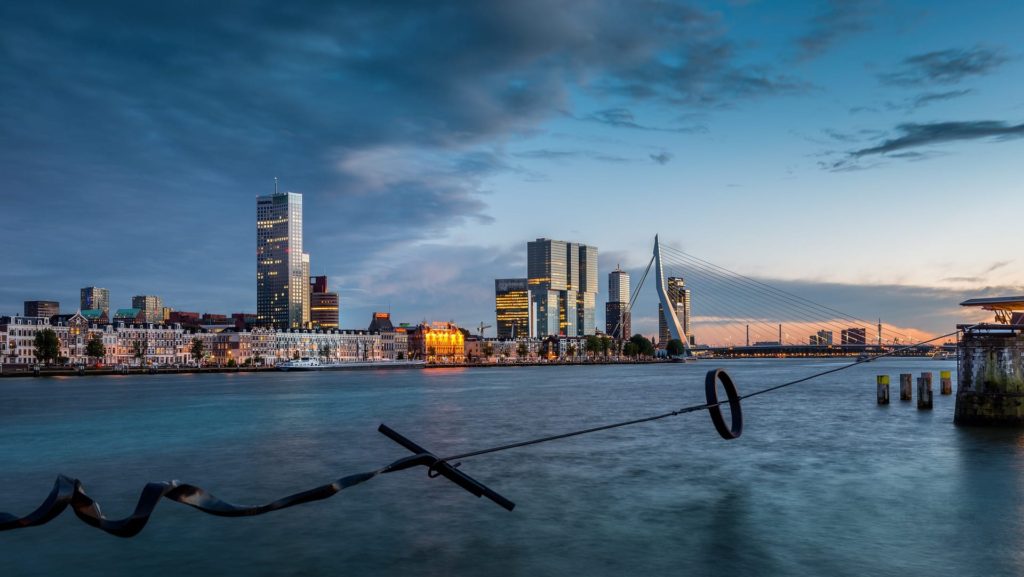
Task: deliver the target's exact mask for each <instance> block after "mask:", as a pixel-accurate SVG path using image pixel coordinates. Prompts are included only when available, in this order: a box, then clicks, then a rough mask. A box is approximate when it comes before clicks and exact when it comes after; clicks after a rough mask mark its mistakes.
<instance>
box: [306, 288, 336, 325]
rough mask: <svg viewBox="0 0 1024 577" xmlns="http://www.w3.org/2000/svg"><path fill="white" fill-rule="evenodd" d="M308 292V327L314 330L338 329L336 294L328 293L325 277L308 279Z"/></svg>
mask: <svg viewBox="0 0 1024 577" xmlns="http://www.w3.org/2000/svg"><path fill="white" fill-rule="evenodd" d="M309 291H310V293H309V322H310V326H311V327H312V328H314V329H336V328H338V324H339V315H338V310H339V300H338V293H336V292H328V290H327V277H326V276H314V277H309Z"/></svg>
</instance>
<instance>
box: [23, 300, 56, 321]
mask: <svg viewBox="0 0 1024 577" xmlns="http://www.w3.org/2000/svg"><path fill="white" fill-rule="evenodd" d="M59 314H60V303H59V302H57V301H25V316H27V317H46V318H50V317H52V316H54V315H59Z"/></svg>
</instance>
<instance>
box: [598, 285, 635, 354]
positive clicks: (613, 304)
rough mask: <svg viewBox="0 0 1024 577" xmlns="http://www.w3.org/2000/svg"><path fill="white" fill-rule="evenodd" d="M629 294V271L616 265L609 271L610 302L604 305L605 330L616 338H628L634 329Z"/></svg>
mask: <svg viewBox="0 0 1024 577" xmlns="http://www.w3.org/2000/svg"><path fill="white" fill-rule="evenodd" d="M629 296H630V295H629V273H627V272H626V271H624V270H622V269H621V268H619V267H615V270H613V271H612V272H610V273H608V302H607V303H605V305H604V326H605V330H604V332H605V333H606V334H607V335H609V336H611V337H612V338H614V339H627V338H629V336H630V334H631V331H632V330H633V327H632V322H631V320H632V319H631V316H632V314H631V313H630V310H629Z"/></svg>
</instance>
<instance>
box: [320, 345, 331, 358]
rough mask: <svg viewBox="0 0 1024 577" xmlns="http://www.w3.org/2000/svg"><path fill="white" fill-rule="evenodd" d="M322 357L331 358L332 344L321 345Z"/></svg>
mask: <svg viewBox="0 0 1024 577" xmlns="http://www.w3.org/2000/svg"><path fill="white" fill-rule="evenodd" d="M320 358H326V359H329V358H331V346H330V345H323V346H321V347H320Z"/></svg>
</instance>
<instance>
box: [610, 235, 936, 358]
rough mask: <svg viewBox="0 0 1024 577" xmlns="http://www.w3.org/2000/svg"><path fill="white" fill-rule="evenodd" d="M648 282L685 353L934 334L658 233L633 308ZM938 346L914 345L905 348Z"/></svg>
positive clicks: (880, 345)
mask: <svg viewBox="0 0 1024 577" xmlns="http://www.w3.org/2000/svg"><path fill="white" fill-rule="evenodd" d="M652 273H653V274H652ZM645 282H652V283H653V284H654V288H655V290H656V291H657V294H658V302H659V304H660V307H659V313H660V315H661V316H662V319H661V325H662V327H663V333H664V332H665V331H664V329H667V333H668V335H667V336H668V338H669V339H678V340H679V341H680V342H681V343H682V345H683V348H684V351H685V352H684V354H683V355H682V356H683V357H699V356H701V355H713V356H836V355H859V354H875V353H879V352H882V351H890V350H892V349H894V348H897V347H901V348H902V347H906V346H907V345H911V344H912V343H915V342H918V341H920V340H923V338H927V337H929V336H931V335H927V334H925V333H921V332H916V331H913V332H912V330H908V329H906V328H900V327H895V326H893V325H890V324H887V323H883V322H882V320H881V319H880V318H877V319H876V320H874V321H871V320H866V319H864V318H861V317H858V316H856V315H854V314H850V313H848V312H844V311H842V310H840V309H839V308H836V307H833V306H830V305H827V304H823V303H820V302H817V301H815V300H812V299H809V298H806V297H804V296H801V295H798V294H796V293H794V292H791V291H789V290H785V289H783V288H780V287H778V286H773V285H771V284H769V283H767V282H764V281H762V280H758V279H756V278H753V277H750V276H747V275H743V274H741V273H738V272H735V271H732V270H729V269H727V268H725V267H722V266H719V265H717V264H715V263H712V262H709V261H707V260H704V259H702V258H700V257H697V256H694V255H691V254H688V253H686V252H684V251H682V250H679V249H676V248H673V247H671V246H668V245H666V244H664V243H662V242H661V241H660V240H659V238H658V236H657V235H656V236H655V237H654V249H653V252H652V255H651V258H650V261H649V262H648V263H647V267H646V269H645V270H644V273H643V276H641V278H640V282H639V283H637V285H636V286H635V288H634V290H633V294H632V298H631V299H630V304H629V307H630V308H632V306H633V305H634V303H636V300H637V299H636V297H637V296H638V295H639V294H640V291H641V289H642V288H643V286H644V284H645ZM871 316H873V317H874V316H876V315H871ZM663 336H664V335H663ZM933 348H934V347H933V346H931V345H928V346H923V347H922V348H920V349H917V348H915V347H911V348H909V349H907V350H906V351H905V352H904V353H903V354H920V353H921V352H925V351H930V350H933Z"/></svg>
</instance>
